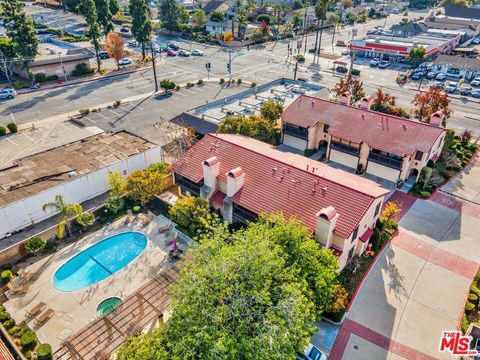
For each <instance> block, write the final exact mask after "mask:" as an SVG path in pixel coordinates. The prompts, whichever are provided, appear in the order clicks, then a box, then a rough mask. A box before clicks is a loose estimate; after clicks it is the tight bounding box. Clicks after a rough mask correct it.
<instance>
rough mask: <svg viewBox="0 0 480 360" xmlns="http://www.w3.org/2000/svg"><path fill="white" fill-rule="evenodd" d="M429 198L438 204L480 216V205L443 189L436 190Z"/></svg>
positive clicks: (466, 213) (473, 215)
mask: <svg viewBox="0 0 480 360" xmlns="http://www.w3.org/2000/svg"><path fill="white" fill-rule="evenodd" d="M429 200H432V201H434V202H436V203H438V204H441V205H444V206H446V207H448V208H450V209H453V210H456V211H458V212H461V213H462V214H465V215H469V216H472V217H476V218H480V206H479V205H477V204H474V203H471V202H468V201H464V200H460V199H459V198H457V197H455V196H453V195H448V194H445V193H442V192H441V191H436V192H435V193H433V195H432V196H431V197H430V199H429Z"/></svg>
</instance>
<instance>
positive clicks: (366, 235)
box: [360, 229, 373, 243]
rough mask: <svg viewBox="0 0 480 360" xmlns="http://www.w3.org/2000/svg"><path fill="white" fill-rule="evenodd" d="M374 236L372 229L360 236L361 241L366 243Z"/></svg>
mask: <svg viewBox="0 0 480 360" xmlns="http://www.w3.org/2000/svg"><path fill="white" fill-rule="evenodd" d="M372 235H373V230H372V229H367V231H365V232H364V233H363V235H362V236H360V241H361V242H364V243H366V242H367V241H368V240H370V238H371V237H372Z"/></svg>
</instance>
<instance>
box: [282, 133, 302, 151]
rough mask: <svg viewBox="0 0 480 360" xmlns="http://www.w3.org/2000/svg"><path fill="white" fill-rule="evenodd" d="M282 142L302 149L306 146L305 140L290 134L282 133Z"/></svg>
mask: <svg viewBox="0 0 480 360" xmlns="http://www.w3.org/2000/svg"><path fill="white" fill-rule="evenodd" d="M283 143H284V144H285V145H287V146H291V147H293V148H295V149H299V150H302V151H304V150H305V149H306V148H307V140H303V139H299V138H297V137H295V136H291V135H286V134H285V135H283Z"/></svg>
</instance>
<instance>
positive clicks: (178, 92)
mask: <svg viewBox="0 0 480 360" xmlns="http://www.w3.org/2000/svg"><path fill="white" fill-rule="evenodd" d="M175 95H179V96H189V95H188V94H182V92H181V91H176V92H175Z"/></svg>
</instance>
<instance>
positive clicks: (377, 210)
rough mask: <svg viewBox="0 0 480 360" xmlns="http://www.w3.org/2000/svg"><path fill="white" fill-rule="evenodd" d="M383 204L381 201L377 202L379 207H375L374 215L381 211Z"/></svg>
mask: <svg viewBox="0 0 480 360" xmlns="http://www.w3.org/2000/svg"><path fill="white" fill-rule="evenodd" d="M381 205H382V203H381V202H379V203H378V204H377V207H376V208H375V215H373V217H375V216H377V215H378V213H379V212H380V206H381Z"/></svg>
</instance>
